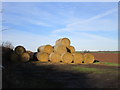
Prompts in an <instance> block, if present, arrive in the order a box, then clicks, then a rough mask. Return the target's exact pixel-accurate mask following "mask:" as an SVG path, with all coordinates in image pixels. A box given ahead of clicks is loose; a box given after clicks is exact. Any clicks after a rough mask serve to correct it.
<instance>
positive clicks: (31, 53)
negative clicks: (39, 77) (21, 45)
mask: <svg viewBox="0 0 120 90" xmlns="http://www.w3.org/2000/svg"><path fill="white" fill-rule="evenodd" d="M26 52H27V53H28V54H29V55H30V59H31V60H32V59H33V55H34V53H33V52H32V51H29V50H28V51H26Z"/></svg>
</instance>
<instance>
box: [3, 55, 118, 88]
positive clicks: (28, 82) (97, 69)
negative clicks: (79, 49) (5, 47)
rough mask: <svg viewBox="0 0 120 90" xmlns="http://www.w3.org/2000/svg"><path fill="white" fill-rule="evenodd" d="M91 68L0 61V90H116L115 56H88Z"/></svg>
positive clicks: (36, 62)
mask: <svg viewBox="0 0 120 90" xmlns="http://www.w3.org/2000/svg"><path fill="white" fill-rule="evenodd" d="M91 54H93V55H94V56H95V61H96V62H94V63H93V64H73V63H72V64H63V63H50V62H47V63H42V62H40V61H30V62H26V63H12V62H10V61H9V60H5V58H4V57H3V66H4V68H3V69H2V88H114V90H115V88H118V87H119V86H120V82H119V78H118V76H120V75H119V74H120V64H118V63H117V62H118V53H91Z"/></svg>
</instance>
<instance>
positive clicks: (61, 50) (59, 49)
mask: <svg viewBox="0 0 120 90" xmlns="http://www.w3.org/2000/svg"><path fill="white" fill-rule="evenodd" d="M54 52H55V53H59V54H63V53H66V52H67V49H66V47H65V46H63V45H57V46H54Z"/></svg>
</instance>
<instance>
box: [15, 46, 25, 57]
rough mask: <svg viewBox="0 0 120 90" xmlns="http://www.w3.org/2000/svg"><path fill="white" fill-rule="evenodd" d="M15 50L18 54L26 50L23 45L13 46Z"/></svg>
mask: <svg viewBox="0 0 120 90" xmlns="http://www.w3.org/2000/svg"><path fill="white" fill-rule="evenodd" d="M15 52H16V53H17V54H18V55H22V54H23V53H24V52H26V49H25V48H24V47H23V46H17V47H16V48H15Z"/></svg>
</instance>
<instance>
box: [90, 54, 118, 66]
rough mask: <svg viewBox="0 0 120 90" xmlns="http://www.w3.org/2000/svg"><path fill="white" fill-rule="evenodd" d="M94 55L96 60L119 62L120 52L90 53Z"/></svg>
mask: <svg viewBox="0 0 120 90" xmlns="http://www.w3.org/2000/svg"><path fill="white" fill-rule="evenodd" d="M90 54H92V55H94V57H95V60H98V61H102V62H111V63H119V64H120V61H119V56H120V53H90Z"/></svg>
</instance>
